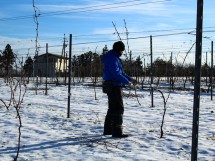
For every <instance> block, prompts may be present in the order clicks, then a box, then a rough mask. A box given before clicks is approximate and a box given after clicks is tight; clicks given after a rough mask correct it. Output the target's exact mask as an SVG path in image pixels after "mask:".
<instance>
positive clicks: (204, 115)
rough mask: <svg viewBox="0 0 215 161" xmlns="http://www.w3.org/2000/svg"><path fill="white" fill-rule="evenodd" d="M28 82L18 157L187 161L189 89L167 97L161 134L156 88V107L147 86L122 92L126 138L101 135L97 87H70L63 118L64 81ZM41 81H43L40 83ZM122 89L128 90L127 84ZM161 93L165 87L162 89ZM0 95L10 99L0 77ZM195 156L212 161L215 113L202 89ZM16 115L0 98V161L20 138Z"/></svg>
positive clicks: (8, 158)
mask: <svg viewBox="0 0 215 161" xmlns="http://www.w3.org/2000/svg"><path fill="white" fill-rule="evenodd" d="M32 86H34V84H32V83H30V84H27V92H26V95H25V97H24V100H23V103H22V104H21V109H20V113H21V118H22V128H21V131H22V135H21V149H20V154H19V158H18V160H19V161H26V160H29V161H47V160H50V161H59V160H60V161H71V160H75V161H82V160H86V161H91V160H93V161H103V160H104V161H109V160H111V161H112V160H114V161H115V160H116V161H140V160H141V161H173V160H174V161H186V160H190V158H191V142H192V119H193V112H192V111H193V92H191V91H174V92H172V93H171V94H170V97H169V99H168V101H167V105H166V107H167V111H166V115H165V121H164V127H163V130H164V137H163V138H160V126H161V121H162V116H163V109H164V103H163V98H162V96H161V94H160V93H159V92H157V91H154V107H151V95H150V92H149V91H148V90H137V93H138V95H139V96H140V97H139V102H140V104H141V105H139V103H138V101H137V99H136V98H135V97H123V101H124V106H125V114H124V123H123V126H124V132H125V133H128V134H130V136H129V137H128V138H112V137H111V136H103V135H102V133H103V121H104V118H105V115H106V110H107V96H106V94H104V93H102V90H101V87H96V98H97V99H95V92H94V88H93V87H87V86H83V85H81V84H76V85H75V86H71V107H70V108H71V113H70V118H67V101H68V100H67V99H68V86H64V85H60V86H55V85H49V86H48V87H49V89H50V90H48V95H45V92H44V90H38V93H37V95H36V94H35V90H31V89H30V87H32ZM41 86H42V85H41ZM123 91H124V92H125V93H129V92H132V93H134V90H131V91H129V90H128V89H124V90H123ZM162 92H163V93H164V96H165V98H167V96H168V91H165V90H162ZM0 98H1V99H3V100H5V101H7V102H8V101H9V98H10V88H9V86H6V85H5V83H4V82H3V81H2V80H1V82H0ZM200 105H201V107H200V122H199V143H198V160H200V161H215V128H214V127H215V113H214V100H213V101H211V100H210V94H205V93H203V94H201V102H200ZM18 126H19V122H18V118H17V117H16V111H15V109H14V108H13V107H10V108H9V110H6V108H5V107H4V105H3V104H2V103H0V129H1V130H0V137H1V139H0V160H1V161H12V160H13V158H14V157H15V156H16V151H17V143H18Z"/></svg>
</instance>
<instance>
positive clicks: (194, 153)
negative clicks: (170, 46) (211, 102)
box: [191, 0, 203, 161]
mask: <svg viewBox="0 0 215 161" xmlns="http://www.w3.org/2000/svg"><path fill="white" fill-rule="evenodd" d="M202 26H203V0H197V22H196V55H195V82H194V101H193V129H192V149H191V161H197V154H198V132H199V106H200V85H201V58H202V28H203V27H202Z"/></svg>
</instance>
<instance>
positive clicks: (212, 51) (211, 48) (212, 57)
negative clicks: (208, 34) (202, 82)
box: [211, 41, 214, 101]
mask: <svg viewBox="0 0 215 161" xmlns="http://www.w3.org/2000/svg"><path fill="white" fill-rule="evenodd" d="M213 61H214V60H213V41H211V101H212V100H213Z"/></svg>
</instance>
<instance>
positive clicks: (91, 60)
mask: <svg viewBox="0 0 215 161" xmlns="http://www.w3.org/2000/svg"><path fill="white" fill-rule="evenodd" d="M102 54H106V51H103V53H102ZM102 54H98V53H96V52H92V51H88V52H85V53H83V54H80V55H73V57H72V60H71V62H72V76H73V77H78V78H80V79H81V80H83V81H84V79H85V78H86V77H94V78H95V77H96V78H98V77H102V74H103V66H102V62H101V59H100V56H101V55H102ZM16 59H17V57H16V54H15V53H14V52H13V50H12V48H11V46H10V44H7V45H6V47H5V49H4V50H3V51H1V53H0V76H1V77H5V76H8V75H9V74H14V73H17V72H14V71H15V65H14V64H15V62H16ZM33 63H34V61H33V59H32V58H31V57H27V59H26V60H25V62H24V63H21V70H20V71H19V72H18V73H19V75H21V74H24V75H26V76H28V77H30V76H33V75H32V73H33ZM122 64H123V66H124V70H125V72H126V73H128V74H129V75H131V76H132V77H136V79H137V80H138V82H143V81H144V78H145V77H149V76H151V75H152V74H153V76H154V77H157V78H161V77H167V78H169V80H171V78H172V79H173V78H174V77H185V78H186V77H190V79H192V80H194V75H195V66H194V65H193V64H186V65H184V64H180V63H177V64H173V63H172V61H171V59H169V60H163V59H162V58H160V57H158V58H156V59H155V60H154V61H153V62H152V64H150V63H147V64H145V61H144V63H143V61H142V59H141V58H140V56H138V57H137V58H136V59H132V58H131V57H130V58H127V57H126V59H122ZM151 67H153V69H152V68H151ZM213 70H214V68H213ZM211 71H212V69H211V67H210V66H209V65H208V64H207V63H204V64H203V65H202V77H205V78H208V79H211V75H210V73H211ZM213 73H215V72H214V71H213ZM67 74H68V73H67Z"/></svg>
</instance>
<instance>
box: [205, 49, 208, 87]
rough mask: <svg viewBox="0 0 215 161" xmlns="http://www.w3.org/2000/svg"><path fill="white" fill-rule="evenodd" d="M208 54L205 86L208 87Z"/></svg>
mask: <svg viewBox="0 0 215 161" xmlns="http://www.w3.org/2000/svg"><path fill="white" fill-rule="evenodd" d="M207 66H208V52H206V80H205V81H206V84H205V85H206V86H207V85H208V67H207Z"/></svg>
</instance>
